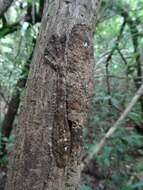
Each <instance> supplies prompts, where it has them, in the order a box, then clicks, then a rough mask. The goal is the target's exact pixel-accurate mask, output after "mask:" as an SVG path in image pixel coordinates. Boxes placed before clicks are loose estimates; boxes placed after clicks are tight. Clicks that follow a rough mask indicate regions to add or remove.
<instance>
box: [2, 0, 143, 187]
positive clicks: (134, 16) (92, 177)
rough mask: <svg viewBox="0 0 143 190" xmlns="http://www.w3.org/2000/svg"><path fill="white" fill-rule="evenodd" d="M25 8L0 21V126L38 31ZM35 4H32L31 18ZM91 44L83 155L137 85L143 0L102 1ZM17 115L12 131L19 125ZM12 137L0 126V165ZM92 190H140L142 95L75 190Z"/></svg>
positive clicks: (142, 61) (18, 5)
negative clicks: (89, 100)
mask: <svg viewBox="0 0 143 190" xmlns="http://www.w3.org/2000/svg"><path fill="white" fill-rule="evenodd" d="M31 5H32V1H31V0H27V1H22V0H18V1H15V2H14V3H13V4H12V6H11V7H10V9H9V10H8V11H7V12H6V14H5V15H4V17H2V18H1V20H0V124H1V126H3V121H4V119H5V116H6V113H7V110H8V108H9V105H10V102H11V99H12V97H13V96H14V95H16V94H17V89H18V91H19V92H20V95H21V99H22V97H23V96H24V95H25V87H22V88H21V86H17V81H18V80H20V79H23V78H27V75H28V70H29V68H28V67H25V64H27V63H29V62H30V60H29V59H30V57H31V54H32V50H33V47H34V43H35V39H36V37H37V34H38V32H39V28H40V20H38V19H37V20H32V19H31V18H30V17H31V16H32V15H29V14H28V7H30V6H31ZM39 6H40V5H39V1H38V0H35V14H38V11H39ZM37 18H38V17H37ZM93 42H94V50H95V60H96V66H95V71H94V73H95V85H94V92H93V99H92V108H91V111H90V114H89V122H88V127H87V128H86V129H85V130H84V135H85V143H84V146H85V150H86V152H87V154H88V153H90V152H91V151H93V150H94V149H95V148H96V145H97V144H98V143H99V142H100V140H101V139H102V138H103V136H104V135H105V134H106V132H107V131H108V129H109V128H110V127H111V126H112V125H113V124H114V123H115V121H116V120H117V119H118V118H119V116H120V115H121V114H122V112H123V110H124V109H125V108H126V106H127V105H128V103H129V102H130V100H131V99H132V97H133V96H134V94H135V92H136V91H137V89H138V88H139V87H140V85H141V84H142V79H143V75H142V67H143V53H142V52H143V0H137V1H135V0H114V1H110V2H108V1H106V0H104V1H103V2H102V5H101V9H100V11H99V14H98V19H97V23H96V27H95V31H94V38H93ZM18 115H19V110H18V112H17V116H18ZM17 116H16V117H15V121H14V123H13V128H18V127H20V126H18V122H17V121H18V117H17ZM14 138H15V136H14V133H11V134H9V135H8V136H5V135H4V134H3V131H2V128H1V133H0V140H1V145H0V149H1V155H2V156H1V159H0V164H1V166H2V167H3V166H4V167H6V166H7V163H8V156H7V152H10V151H11V150H12V148H13V142H14ZM3 144H5V145H6V147H5V148H6V152H5V154H3ZM92 164H93V163H91V165H92ZM92 189H96V190H103V189H106V190H131V189H135V190H142V189H143V97H141V98H140V99H139V101H138V103H137V104H136V105H135V106H134V108H133V109H132V111H131V112H130V113H129V115H128V117H127V118H126V120H125V122H124V124H123V125H122V126H121V127H119V129H118V130H117V131H116V133H115V134H114V135H113V136H112V137H111V138H110V139H109V140H108V142H107V143H106V145H105V146H104V148H103V150H102V151H101V152H100V153H99V155H98V156H96V158H95V159H94V167H92V169H91V170H89V171H87V172H86V173H84V174H83V185H82V186H81V190H92Z"/></svg>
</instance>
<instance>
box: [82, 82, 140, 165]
mask: <svg viewBox="0 0 143 190" xmlns="http://www.w3.org/2000/svg"><path fill="white" fill-rule="evenodd" d="M142 94H143V84H142V85H141V87H140V88H139V90H138V91H137V92H136V94H135V95H134V97H133V98H132V100H131V102H130V103H129V104H128V106H127V108H126V109H125V110H124V112H123V113H122V114H121V116H120V117H119V119H118V120H117V121H116V122H115V124H114V125H113V126H112V127H111V128H110V129H109V130H108V132H107V133H106V134H105V136H104V137H103V138H102V139H101V141H100V142H99V144H98V145H97V147H96V148H95V149H94V151H93V152H92V153H91V154H89V155H88V157H87V158H86V159H85V162H84V165H83V166H82V168H84V166H85V165H88V164H89V163H90V161H91V160H92V159H93V158H94V157H95V156H96V155H98V154H99V152H100V151H101V150H102V148H103V147H104V145H105V143H106V141H107V140H108V139H109V138H110V137H111V136H112V135H113V134H114V133H115V131H116V130H117V129H118V127H119V126H120V125H121V124H122V122H123V121H124V119H125V118H126V117H127V115H128V113H129V112H130V111H131V109H132V108H133V106H134V105H135V104H136V102H137V101H138V99H139V98H140V96H141V95H142Z"/></svg>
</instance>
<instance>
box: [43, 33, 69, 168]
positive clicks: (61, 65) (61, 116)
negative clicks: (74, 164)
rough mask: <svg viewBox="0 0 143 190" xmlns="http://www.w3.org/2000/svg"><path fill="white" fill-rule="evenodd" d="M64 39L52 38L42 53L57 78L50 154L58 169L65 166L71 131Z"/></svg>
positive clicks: (67, 158)
mask: <svg viewBox="0 0 143 190" xmlns="http://www.w3.org/2000/svg"><path fill="white" fill-rule="evenodd" d="M66 39H67V38H66V37H65V36H62V37H58V36H52V38H51V40H50V41H49V43H48V45H47V47H46V49H45V52H44V56H45V63H47V64H49V66H50V67H51V68H52V69H53V70H54V71H55V72H56V76H57V78H56V102H55V113H54V122H53V130H52V152H53V155H54V159H55V162H56V164H57V166H58V167H59V168H64V167H65V166H66V164H67V162H68V160H69V157H70V152H71V130H70V126H69V123H68V116H67V95H66V94H67V92H66V68H65V48H66ZM53 46H54V48H53Z"/></svg>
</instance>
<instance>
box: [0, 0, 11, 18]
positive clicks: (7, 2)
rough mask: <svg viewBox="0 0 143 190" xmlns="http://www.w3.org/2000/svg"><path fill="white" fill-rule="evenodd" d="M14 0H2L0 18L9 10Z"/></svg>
mask: <svg viewBox="0 0 143 190" xmlns="http://www.w3.org/2000/svg"><path fill="white" fill-rule="evenodd" d="M12 2H13V0H0V18H1V17H2V16H3V14H4V13H5V12H6V11H7V9H8V8H9V7H10V5H11V4H12Z"/></svg>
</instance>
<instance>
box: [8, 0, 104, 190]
mask: <svg viewBox="0 0 143 190" xmlns="http://www.w3.org/2000/svg"><path fill="white" fill-rule="evenodd" d="M99 2H100V1H99V0H89V1H87V0H72V1H71V0H62V1H59V0H49V3H48V6H47V7H46V8H45V13H44V17H43V20H42V26H41V32H40V36H39V39H38V41H37V45H36V48H35V52H34V56H33V60H32V66H31V70H30V74H29V78H28V82H27V94H26V96H25V99H24V102H23V107H22V109H21V119H20V125H19V126H20V129H19V133H18V138H17V140H16V144H15V150H14V155H13V158H12V159H11V161H10V166H9V172H8V181H7V185H6V188H5V190H47V189H48V190H78V189H79V181H80V172H81V171H80V170H81V169H80V168H81V156H82V140H83V139H82V129H83V126H85V124H86V116H87V111H88V107H89V96H90V94H91V92H92V87H93V68H94V56H93V45H92V32H93V29H94V24H95V20H96V16H95V14H96V10H97V6H98V5H99Z"/></svg>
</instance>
